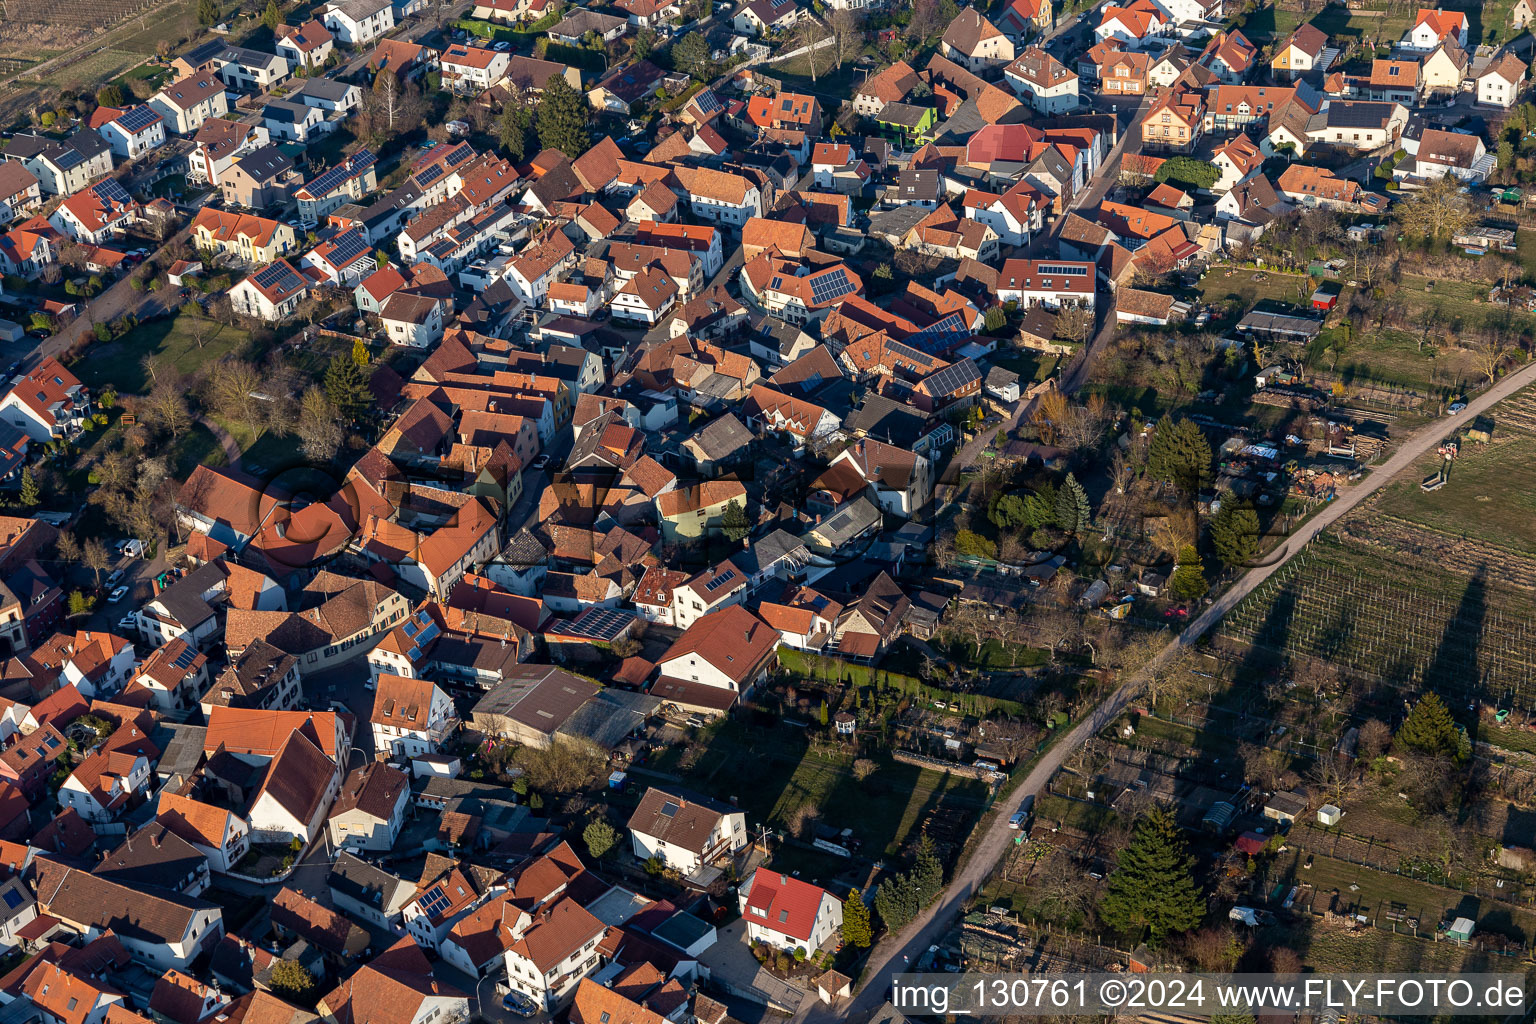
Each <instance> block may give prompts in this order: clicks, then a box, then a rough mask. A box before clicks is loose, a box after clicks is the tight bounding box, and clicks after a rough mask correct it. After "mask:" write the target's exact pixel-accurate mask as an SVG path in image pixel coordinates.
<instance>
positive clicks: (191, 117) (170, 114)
mask: <svg viewBox="0 0 1536 1024" xmlns="http://www.w3.org/2000/svg"><path fill="white" fill-rule="evenodd" d="M145 103H146V104H147V105H148V106H149V107H150V108H151V109H153V110H154V111H155V113H157V114H159V115H160V116H161V117H162V118H164V119H165V125H166V127H167V128H168V129H169V130H170V131H172V132H174V133H176V134H177V135H191V134H192V133H193V132H195V131H197V130H198V129H199V128H201V127H202V126H203V123H204V122H205V121H207V120H208V119H209V118H214V117H221V116H222V115H224V114H227V113H228V112H229V98H228V97H227V96H226V94H225V92H224V83H223V82H221V81H219V79H218V77H217V76H215V75H214V74H212V73H211V72H208V71H200V72H198V73H196V74H193V75H188V76H187V77H186V78H182V79H179V80H178V81H175V82H172V83H171V84H170V85H167V86H165V87H164V88H162V89H161V90H160V91H159V92H157V93H155V94H154V95H153V96H151V97H150V98H149V99H148V100H146V101H145Z"/></svg>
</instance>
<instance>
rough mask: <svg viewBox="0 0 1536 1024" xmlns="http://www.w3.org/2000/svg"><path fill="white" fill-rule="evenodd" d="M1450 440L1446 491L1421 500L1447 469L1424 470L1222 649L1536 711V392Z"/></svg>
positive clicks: (1260, 597)
mask: <svg viewBox="0 0 1536 1024" xmlns="http://www.w3.org/2000/svg"><path fill="white" fill-rule="evenodd" d="M1458 428H1459V430H1458ZM1468 429H1476V430H1479V431H1483V430H1486V431H1488V434H1489V438H1490V439H1489V441H1488V442H1487V443H1480V442H1476V441H1471V440H1469V439H1467V438H1466V437H1465V436H1464V433H1462V432H1464V431H1466V430H1468ZM1446 433H1447V436H1448V437H1449V436H1453V435H1456V436H1460V437H1461V443H1460V449H1459V454H1458V456H1457V458H1456V459H1455V461H1454V462H1453V463H1452V464H1451V466H1450V472H1449V477H1448V481H1447V483H1446V484H1445V485H1444V486H1443V487H1441V488H1439V489H1438V490H1434V491H1427V492H1426V491H1425V490H1423V489H1422V488H1421V487H1420V481H1421V479H1423V478H1425V477H1428V476H1430V475H1431V474H1433V473H1434V472H1435V471H1437V470H1439V469H1440V468H1441V465H1442V460H1441V458H1440V457H1439V456H1438V455H1434V454H1431V455H1429V456H1426V457H1425V458H1424V459H1423V460H1421V462H1420V463H1419V465H1418V466H1416V467H1415V468H1416V469H1417V472H1410V473H1406V474H1404V475H1403V478H1402V479H1400V480H1396V481H1393V482H1392V483H1391V484H1389V485H1388V486H1387V487H1385V488H1383V489H1382V491H1381V493H1380V494H1378V495H1376V496H1374V497H1373V498H1372V499H1371V501H1370V502H1368V503H1367V505H1366V506H1365V507H1363V508H1362V509H1360V510H1358V511H1356V512H1355V513H1354V514H1352V515H1351V516H1349V517H1346V518H1345V519H1344V520H1343V521H1342V522H1341V524H1340V526H1339V527H1338V528H1336V529H1335V530H1334V531H1331V532H1330V533H1329V534H1327V535H1325V536H1324V537H1322V538H1319V540H1318V541H1317V542H1316V543H1314V545H1313V546H1311V547H1310V548H1309V549H1308V550H1307V551H1306V552H1305V553H1304V554H1302V555H1301V556H1299V557H1298V558H1296V559H1295V560H1293V561H1292V562H1291V563H1290V564H1289V565H1287V566H1286V567H1285V568H1284V569H1282V570H1281V571H1280V572H1278V573H1276V574H1275V576H1274V577H1272V578H1271V579H1270V580H1268V581H1266V583H1265V584H1264V585H1263V586H1262V587H1261V588H1260V589H1259V590H1258V591H1256V592H1255V593H1254V594H1252V595H1250V596H1249V597H1248V598H1247V599H1246V600H1245V601H1243V602H1242V603H1241V604H1240V605H1239V606H1238V607H1237V608H1236V609H1235V610H1234V611H1233V613H1232V614H1231V615H1229V616H1228V617H1227V619H1226V621H1225V623H1224V624H1223V626H1222V628H1221V630H1220V636H1221V638H1222V639H1223V640H1225V641H1227V642H1231V643H1234V644H1236V645H1237V646H1238V647H1240V648H1243V647H1249V646H1255V645H1256V646H1257V647H1259V648H1261V649H1263V650H1266V651H1269V652H1271V653H1276V654H1279V653H1284V654H1288V655H1298V654H1299V655H1307V656H1313V657H1317V658H1321V659H1324V660H1327V661H1331V662H1333V663H1334V664H1337V665H1338V666H1340V668H1341V669H1343V670H1345V671H1346V672H1348V673H1350V674H1352V675H1354V676H1356V677H1359V678H1363V679H1370V680H1375V681H1378V682H1382V683H1386V684H1389V685H1391V686H1394V687H1398V688H1401V689H1403V690H1404V691H1407V692H1417V691H1420V690H1424V689H1433V690H1436V691H1438V692H1440V693H1442V694H1445V695H1447V696H1448V697H1449V696H1451V695H1461V696H1463V697H1465V698H1466V699H1468V700H1469V701H1471V700H1482V701H1485V702H1489V703H1498V704H1499V705H1501V706H1505V707H1515V708H1520V709H1530V708H1532V707H1533V706H1536V656H1533V654H1532V644H1533V640H1536V608H1533V605H1532V600H1531V597H1532V593H1533V592H1536V499H1533V498H1532V495H1533V493H1536V468H1533V466H1536V391H1533V390H1532V389H1526V390H1524V391H1522V392H1520V393H1519V394H1517V395H1515V396H1514V397H1512V398H1510V399H1508V400H1507V401H1504V402H1502V403H1500V404H1499V405H1497V406H1495V407H1494V408H1493V410H1491V412H1490V413H1489V414H1488V415H1486V416H1484V417H1482V418H1481V419H1479V420H1477V421H1467V422H1449V423H1447V426H1446Z"/></svg>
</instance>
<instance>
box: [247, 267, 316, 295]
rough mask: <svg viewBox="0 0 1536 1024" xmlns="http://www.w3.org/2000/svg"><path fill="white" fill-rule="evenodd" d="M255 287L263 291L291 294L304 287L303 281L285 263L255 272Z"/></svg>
mask: <svg viewBox="0 0 1536 1024" xmlns="http://www.w3.org/2000/svg"><path fill="white" fill-rule="evenodd" d="M255 281H256V287H258V288H260V289H262V290H263V291H279V292H291V291H297V290H298V289H299V288H302V287H303V286H304V279H303V278H301V277H299V275H298V274H296V273H294V271H293V268H292V267H290V266H289V265H288V264H286V263H274V264H272V265H271V266H270V267H263V268H262V269H261V270H259V271H257V273H256V277H255Z"/></svg>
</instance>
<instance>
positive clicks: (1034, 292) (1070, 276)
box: [997, 259, 1097, 309]
mask: <svg viewBox="0 0 1536 1024" xmlns="http://www.w3.org/2000/svg"><path fill="white" fill-rule="evenodd" d="M1096 276H1097V275H1096V272H1095V267H1094V264H1092V263H1087V262H1079V261H1075V260H1024V259H1012V260H1005V261H1004V262H1003V266H1002V270H1001V271H999V273H998V281H997V297H998V300H999V301H1002V302H1010V301H1013V302H1017V303H1018V304H1019V305H1020V306H1033V305H1037V304H1038V305H1044V306H1048V307H1050V308H1051V309H1057V308H1060V307H1061V306H1063V305H1076V306H1086V307H1087V308H1089V309H1092V308H1093V305H1094V285H1095V279H1096Z"/></svg>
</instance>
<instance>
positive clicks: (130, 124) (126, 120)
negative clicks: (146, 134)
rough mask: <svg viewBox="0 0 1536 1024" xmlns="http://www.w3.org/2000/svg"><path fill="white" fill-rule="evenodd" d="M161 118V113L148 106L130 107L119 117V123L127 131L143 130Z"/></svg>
mask: <svg viewBox="0 0 1536 1024" xmlns="http://www.w3.org/2000/svg"><path fill="white" fill-rule="evenodd" d="M159 119H160V115H159V114H157V113H155V112H154V111H153V110H150V109H149V108H148V107H142V106H141V107H130V108H129V109H128V110H125V111H124V112H123V116H121V117H119V118H118V119H117V123H118V126H119V127H120V128H122V129H123V131H125V132H141V131H143V130H144V129H145V128H148V127H149V126H150V125H152V124H154V123H155V122H156V121H158V120H159Z"/></svg>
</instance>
